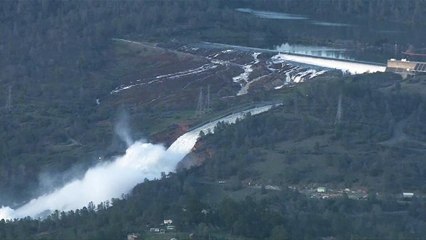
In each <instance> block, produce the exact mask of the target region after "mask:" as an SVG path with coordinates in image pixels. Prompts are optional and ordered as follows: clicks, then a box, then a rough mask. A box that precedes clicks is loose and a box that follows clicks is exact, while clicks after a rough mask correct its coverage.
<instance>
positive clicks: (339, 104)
mask: <svg viewBox="0 0 426 240" xmlns="http://www.w3.org/2000/svg"><path fill="white" fill-rule="evenodd" d="M342 98H343V96H342V93H340V94H339V100H338V101H337V113H336V121H335V122H334V124H335V125H340V122H341V121H342V115H343V107H342Z"/></svg>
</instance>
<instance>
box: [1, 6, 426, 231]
mask: <svg viewBox="0 0 426 240" xmlns="http://www.w3.org/2000/svg"><path fill="white" fill-rule="evenodd" d="M236 8H252V9H256V10H260V11H262V10H263V11H274V12H286V13H294V14H305V15H307V16H309V17H312V18H313V17H315V18H316V19H317V20H324V21H338V22H341V21H346V20H347V21H359V22H363V23H365V22H367V23H366V26H367V25H370V23H371V24H373V25H374V24H375V23H377V22H380V23H382V24H384V25H387V26H390V25H392V26H393V25H395V26H396V28H397V31H393V32H392V33H391V34H395V32H396V33H397V35H389V36H388V35H385V37H383V35H380V34H378V35H368V34H367V35H366V34H365V30H364V28H363V26H364V25H361V24H360V26H358V28H356V29H349V30H346V29H344V30H343V32H344V33H343V35H342V37H341V38H339V39H332V37H331V36H330V35H328V33H327V32H326V31H324V30H323V29H321V31H319V32H321V33H322V35H321V36H316V35H313V34H311V32H302V33H300V32H299V33H294V32H293V31H292V29H289V28H286V27H283V26H282V24H281V22H280V21H276V20H274V19H272V20H271V19H263V18H258V17H256V16H254V15H250V14H244V13H241V12H238V11H236V10H235V9H236ZM425 23H426V1H425V0H407V1H402V0H401V1H399V0H389V1H384V0H370V1H362V0H359V1H358V0H324V1H313V0H283V1H261V0H259V1H257V0H255V1H248V0H235V1H228V0H213V1H206V0H178V1H170V0H155V1H154V0H140V1H127V0H125V1H84V0H77V1H57V0H34V1H27V0H22V1H21V0H20V1H13V0H7V1H1V2H0V33H1V38H0V56H2V57H1V58H0V139H1V141H0V193H1V194H0V206H2V205H8V206H11V207H17V206H20V205H22V203H23V202H26V201H28V200H29V199H31V198H33V197H35V196H39V195H40V194H43V193H45V191H46V189H48V190H51V189H53V188H55V187H57V186H60V185H62V184H63V183H64V182H66V181H68V180H70V179H73V178H75V177H78V176H79V174H80V175H81V174H82V172H84V170H86V169H88V168H89V167H90V166H93V165H95V164H97V163H99V162H102V161H105V160H109V159H111V157H112V156H115V155H117V154H120V153H122V152H123V151H125V147H126V146H125V144H124V143H122V142H121V141H120V140H119V139H118V137H117V136H116V134H115V133H114V125H115V124H116V123H117V122H118V118H119V116H120V115H121V113H122V112H123V111H128V112H129V115H130V116H129V118H130V120H129V122H130V123H131V127H132V133H133V134H134V137H136V138H148V139H149V140H150V141H151V140H152V141H163V142H171V141H173V140H174V139H173V138H174V137H176V136H178V135H177V133H181V132H182V131H185V130H187V127H188V126H191V125H194V124H197V123H199V122H200V121H203V120H206V119H200V118H195V117H194V116H195V108H196V102H195V100H194V99H197V97H198V94H199V89H198V85H195V86H194V87H193V88H192V89H191V88H188V89H186V90H182V91H180V95H179V94H175V92H176V89H179V90H181V88H172V87H170V86H169V88H167V89H166V88H164V89H161V88H159V89H157V92H156V93H158V95H163V97H164V98H167V97H169V96H165V95H166V93H167V94H170V96H172V97H170V98H169V99H166V100H164V102H160V103H159V104H158V105H150V104H149V103H146V102H143V100H144V97H146V96H142V95H138V93H137V92H133V95H132V94H127V95H125V94H123V95H113V94H112V92H113V90H115V89H117V87H120V86H122V84H123V83H127V82H128V81H130V80H129V79H131V80H136V79H138V78H141V76H142V77H145V76H148V77H153V78H155V77H156V76H157V75H161V74H163V75H164V74H169V73H170V72H173V71H174V70H176V72H179V71H180V70H181V69H182V68H183V67H182V65H185V64H188V65H190V66H193V65H194V66H195V65H196V64H203V63H204V61H206V60H205V59H204V58H201V57H199V56H195V55H191V54H183V53H180V52H178V51H175V50H170V49H162V48H161V46H163V45H164V46H174V44H176V42H198V41H210V42H220V43H228V44H241V45H246V46H251V47H272V46H274V45H277V44H282V43H284V42H291V41H293V42H295V43H304V44H320V45H321V44H324V45H330V46H336V45H337V44H338V43H340V42H348V41H349V42H351V45H353V46H356V50H359V49H361V50H362V51H365V52H369V53H373V54H375V53H376V52H377V51H379V52H381V53H383V52H384V53H385V54H384V56H388V55H389V54H388V52H389V51H390V52H393V51H394V44H395V41H394V40H393V36H397V37H398V38H399V39H402V40H400V41H401V43H400V45H401V47H400V48H401V49H403V48H406V47H408V46H409V45H410V44H411V40H412V39H413V40H416V41H417V42H420V43H422V44H423V45H421V46H418V47H419V48H421V47H425V46H424V43H425V42H426V41H423V39H424V33H423V32H422V29H423V28H422V27H424V24H425ZM385 30H386V29H385ZM384 34H389V33H388V32H387V33H384ZM349 37H351V38H352V37H353V39H348V38H349ZM117 38H125V39H133V40H134V39H137V40H140V41H144V42H145V43H147V44H146V45H144V46H142V47H141V46H140V45H142V44H139V45H137V46H136V47H135V46H134V45H131V46H129V45H125V44H123V42H119V41H116V40H114V39H117ZM411 38H412V39H411ZM176 45H178V44H176ZM158 46H160V47H158ZM416 47H417V46H416ZM389 49H390V50H389ZM356 50H355V51H356ZM386 51H388V52H386ZM386 54H388V55H386ZM241 56H242V57H243V58H244V57H245V58H247V56H244V54H241ZM248 57H249V58H252V56H251V55H248ZM197 66H198V65H197ZM237 71H238V70H237ZM212 75H213V77H211V78H212V79H210V80H212V81H214V82H215V83H217V84H218V85H219V86H220V87H221V88H220V89H219V87H218V89H219V90H217V92H219V94H217V96H220V97H222V96H226V95H228V94H229V93H231V92H232V90H233V88H232V86H225V87H223V86H222V85H225V84H223V83H224V82H225V80H226V81H228V82H230V83H232V77H227V76H224V75H223V73H221V72H220V71H218V72H217V73H214V74H212ZM236 75H237V74H236ZM188 85H189V83H188ZM424 86H425V83H424V77H418V78H411V79H408V80H406V81H401V79H400V78H399V77H398V76H396V75H392V74H365V75H361V76H352V77H350V76H345V77H341V76H340V75H339V76H337V75H336V76H334V75H333V74H330V75H327V76H326V77H324V78H323V79H320V80H319V81H318V82H309V83H305V84H302V85H300V86H298V87H295V88H284V89H281V90H277V91H268V92H264V91H262V90H259V91H254V92H253V93H250V94H248V95H247V96H245V97H241V98H225V99H220V98H219V97H217V99H215V101H214V102H212V113H211V114H212V115H211V116H215V115H214V113H222V114H223V113H224V112H226V110H227V109H231V108H232V107H233V106H237V105H243V104H246V103H247V102H250V103H252V102H259V101H283V106H281V107H278V108H276V109H275V110H274V111H272V112H271V113H268V114H265V115H261V116H257V117H250V118H249V119H248V120H247V121H242V122H240V123H239V124H238V125H235V126H226V125H221V126H219V127H218V128H217V135H207V136H205V137H203V138H202V140H201V142H200V143H199V144H198V145H197V150H196V151H195V152H194V153H193V154H191V155H190V156H188V158H187V159H186V161H189V162H192V161H193V162H195V163H196V164H200V163H202V165H201V166H198V167H196V168H194V169H190V170H182V172H180V173H177V174H172V175H170V177H168V178H165V179H162V180H161V181H152V182H147V183H144V184H141V185H139V186H138V187H137V188H136V189H135V190H134V192H133V193H132V194H130V195H129V196H127V197H126V198H125V199H123V200H117V199H115V200H113V201H111V202H107V203H105V204H101V205H100V206H93V205H90V206H89V207H88V208H85V209H82V210H77V211H74V212H70V213H59V212H56V213H54V214H53V215H52V216H51V217H49V218H47V219H46V220H43V221H41V220H31V219H21V220H18V221H15V222H8V223H6V222H5V221H3V220H2V221H0V239H67V238H79V239H108V238H109V239H122V238H125V236H126V234H127V233H129V232H140V233H142V234H143V235H144V236H146V237H148V238H149V237H152V235H150V233H149V228H150V227H151V226H157V225H158V224H159V222H161V221H162V220H163V219H165V218H173V219H174V220H175V221H176V227H177V231H176V232H173V233H172V235H173V234H176V236H182V237H181V238H187V237H188V235H189V234H190V233H195V236H198V238H199V239H206V238H209V237H211V238H213V239H214V238H216V239H227V238H228V239H233V238H235V239H238V238H239V237H241V238H243V239H244V238H246V239H285V238H290V239H302V238H306V239H318V238H319V237H328V236H337V237H338V238H340V239H349V238H350V237H354V238H360V239H367V238H378V237H379V236H380V237H383V236H385V238H389V239H398V238H400V239H407V238H410V239H421V238H422V237H423V236H425V235H424V234H425V232H424V229H426V227H425V218H424V216H426V212H425V203H424V193H425V191H426V189H425V186H424V184H423V183H424V182H425V181H426V179H425V172H426V169H425V164H424V161H423V156H424V153H425V141H426V129H425V126H424V124H423V122H424V119H426V115H425V114H426V111H425V110H426V109H425V106H426V102H425V98H424V93H425V88H424ZM180 87H182V86H180ZM185 87H186V86H185ZM213 87H214V86H213ZM182 88H183V87H182ZM164 92H165V93H164ZM146 95H149V94H146ZM152 95H155V94H152ZM212 96H213V94H212ZM214 96H215V95H214ZM214 96H213V97H214ZM149 97H151V98H152V99H154V97H156V96H149ZM146 98H147V99H149V100H150V101H151V100H152V99H151V98H148V97H146ZM182 99H183V100H182ZM218 99H219V100H218ZM339 99H340V100H339ZM182 102H184V103H185V104H182ZM339 102H340V104H339ZM339 105H340V107H339ZM153 106H154V107H153ZM339 108H340V109H341V111H338V110H337V109H339ZM338 112H340V113H338ZM209 117H210V115H209ZM176 129H178V130H176ZM176 132H177V133H176ZM271 169H272V171H271ZM219 182H220V184H219ZM249 183H250V184H254V185H250V186H249V185H248V184H249ZM254 186H255V187H254ZM266 186H274V187H278V188H279V189H280V191H278V190H276V188H275V190H271V189H269V190H268V189H266ZM318 186H327V187H330V188H332V189H345V188H349V189H359V190H360V191H361V190H362V192H363V193H364V192H367V193H368V199H367V200H365V201H364V200H363V201H359V200H354V199H351V198H349V197H347V198H346V196H345V195H343V197H342V198H340V197H339V198H333V199H329V200H325V201H323V200H322V199H321V200H320V199H317V198H314V199H311V198H310V196H309V195H306V194H305V192H304V190H303V188H304V187H306V188H307V187H309V188H312V189H313V188H316V187H318ZM301 189H302V190H301ZM299 190H301V191H299ZM402 191H408V192H414V193H415V194H416V196H417V195H418V196H419V197H418V198H415V199H414V200H412V201H408V202H407V201H405V200H401V198H400V195H401V192H402ZM224 196H228V197H229V198H227V197H224ZM246 197H247V198H246ZM111 206H112V207H111ZM95 209H96V211H95ZM183 209H186V210H188V211H186V210H183ZM202 210H206V211H207V212H208V214H206V213H205V211H203V212H204V213H203V214H200V213H201V211H202ZM238 216H240V217H238ZM303 226H312V228H310V229H305V228H303ZM209 233H212V235H211V236H210V235H209ZM180 234H181V235H180ZM167 236H168V237H169V235H167Z"/></svg>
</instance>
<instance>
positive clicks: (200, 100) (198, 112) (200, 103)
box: [196, 87, 204, 116]
mask: <svg viewBox="0 0 426 240" xmlns="http://www.w3.org/2000/svg"><path fill="white" fill-rule="evenodd" d="M203 112H204V97H203V88H202V87H201V88H200V94H199V96H198V103H197V110H196V115H197V116H201V115H202V114H203Z"/></svg>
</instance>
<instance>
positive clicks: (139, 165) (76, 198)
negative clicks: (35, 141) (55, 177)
mask: <svg viewBox="0 0 426 240" xmlns="http://www.w3.org/2000/svg"><path fill="white" fill-rule="evenodd" d="M272 106H273V105H266V106H262V107H256V108H252V109H249V110H245V111H241V112H238V113H235V114H231V115H228V116H226V117H223V118H220V119H218V120H215V121H212V122H209V123H207V124H204V125H203V126H201V127H198V128H196V129H194V130H192V131H189V132H187V133H185V134H183V135H182V136H180V137H179V138H178V139H176V141H175V142H174V143H173V144H172V145H171V146H170V147H169V148H168V149H166V148H165V147H164V146H163V145H159V144H151V143H146V142H143V141H136V142H134V143H132V144H131V145H130V146H129V147H128V148H127V150H126V153H125V154H124V155H122V156H119V157H116V158H115V159H113V160H112V161H111V162H107V163H102V164H99V165H97V166H95V167H93V168H91V169H89V170H87V172H86V173H85V174H84V176H83V178H81V179H76V180H73V181H71V182H69V183H67V184H65V185H64V186H63V187H61V188H59V189H56V190H54V191H52V192H50V193H47V194H45V195H42V196H40V197H38V198H35V199H32V200H31V201H29V202H28V203H26V204H25V205H23V206H21V207H19V208H17V209H12V208H10V207H2V208H0V220H1V219H15V218H24V217H27V216H30V217H41V216H44V215H46V214H49V213H50V212H52V211H55V210H59V211H70V210H75V209H79V208H83V207H84V206H87V204H88V203H89V202H93V203H94V204H99V203H101V202H104V201H107V200H110V199H112V198H119V197H121V196H122V195H123V194H127V193H129V192H130V191H131V190H132V189H133V187H135V186H136V185H137V184H138V183H141V182H143V181H144V179H149V180H152V179H158V178H160V176H161V173H162V172H166V173H168V172H173V171H174V170H175V168H176V165H177V164H178V163H179V162H180V161H181V160H182V159H183V158H184V157H185V156H186V155H187V154H188V153H190V152H191V150H192V149H193V147H194V146H195V144H196V142H197V139H198V138H199V135H200V132H201V131H203V132H204V133H207V132H212V133H213V131H214V127H215V126H216V125H217V124H218V123H219V122H226V123H235V122H236V121H237V119H239V118H243V117H244V116H245V115H246V114H249V113H250V114H251V115H256V114H259V113H262V112H265V111H268V110H269V109H271V108H272Z"/></svg>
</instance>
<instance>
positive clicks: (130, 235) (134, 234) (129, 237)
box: [127, 233, 140, 240]
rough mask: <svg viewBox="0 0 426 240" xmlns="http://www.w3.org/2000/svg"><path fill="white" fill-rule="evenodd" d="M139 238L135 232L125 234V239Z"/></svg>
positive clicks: (134, 239)
mask: <svg viewBox="0 0 426 240" xmlns="http://www.w3.org/2000/svg"><path fill="white" fill-rule="evenodd" d="M139 239H140V235H139V234H137V233H130V234H127V240H139Z"/></svg>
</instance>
